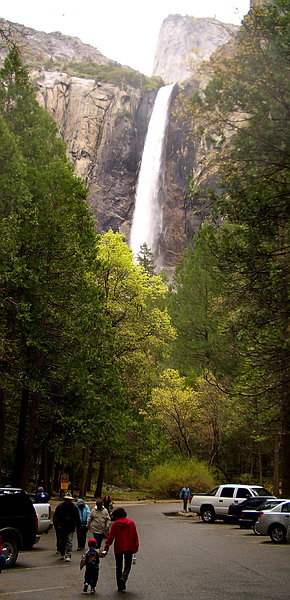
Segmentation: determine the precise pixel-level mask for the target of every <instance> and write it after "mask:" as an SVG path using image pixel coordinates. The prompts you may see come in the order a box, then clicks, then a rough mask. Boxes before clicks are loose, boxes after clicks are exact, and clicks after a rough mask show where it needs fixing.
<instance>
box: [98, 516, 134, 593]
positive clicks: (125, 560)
mask: <svg viewBox="0 0 290 600" xmlns="http://www.w3.org/2000/svg"><path fill="white" fill-rule="evenodd" d="M111 520H112V525H111V528H110V531H109V535H108V537H107V539H106V542H105V547H104V554H105V553H107V552H108V550H109V547H110V545H111V544H112V543H113V542H114V554H115V561H116V579H117V586H118V591H119V592H124V591H125V589H126V582H127V579H128V575H129V573H130V571H131V566H132V558H133V554H134V553H135V552H138V548H139V539H138V533H137V529H136V525H135V522H134V521H132V519H127V513H126V511H125V509H124V508H121V507H120V508H115V510H113V512H112V514H111Z"/></svg>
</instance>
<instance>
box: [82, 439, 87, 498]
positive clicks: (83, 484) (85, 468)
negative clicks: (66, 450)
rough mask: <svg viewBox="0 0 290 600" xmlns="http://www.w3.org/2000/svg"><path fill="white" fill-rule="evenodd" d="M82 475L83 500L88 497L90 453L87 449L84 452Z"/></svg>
mask: <svg viewBox="0 0 290 600" xmlns="http://www.w3.org/2000/svg"><path fill="white" fill-rule="evenodd" d="M82 464H83V468H82V474H81V481H80V496H81V498H83V497H84V496H85V495H86V491H87V490H86V481H87V471H88V451H87V448H83V452H82Z"/></svg>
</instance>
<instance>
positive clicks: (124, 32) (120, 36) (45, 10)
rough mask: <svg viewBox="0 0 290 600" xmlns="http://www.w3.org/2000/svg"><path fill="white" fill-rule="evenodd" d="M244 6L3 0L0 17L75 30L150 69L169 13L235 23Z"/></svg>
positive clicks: (193, 1)
mask: <svg viewBox="0 0 290 600" xmlns="http://www.w3.org/2000/svg"><path fill="white" fill-rule="evenodd" d="M3 4H4V3H3ZM249 7H250V0H232V2H231V0H153V3H152V2H150V0H147V1H146V0H145V1H142V2H141V1H140V0H86V2H82V1H81V0H49V2H41V0H7V1H6V2H5V5H2V8H1V9H0V17H2V18H3V19H7V20H8V21H12V22H14V23H20V24H22V25H26V26H27V27H32V28H33V29H37V30H38V31H45V32H46V33H50V32H52V31H60V32H61V33H64V34H66V35H72V36H76V37H78V38H80V39H81V40H82V41H83V42H85V43H87V44H91V45H92V46H94V47H95V48H98V50H100V52H102V54H104V55H105V56H107V57H108V58H110V59H112V60H116V61H118V62H120V63H121V64H123V65H128V66H129V67H132V68H133V69H137V70H138V71H141V73H145V74H146V75H151V73H152V67H153V58H154V52H155V48H156V43H157V38H158V33H159V30H160V26H161V24H162V22H163V21H164V19H166V17H167V16H168V15H169V14H180V15H191V16H193V17H198V18H202V17H215V18H216V19H218V20H219V21H222V22H224V23H235V24H239V23H240V21H241V19H242V18H243V16H244V15H245V14H246V13H247V12H248V11H249Z"/></svg>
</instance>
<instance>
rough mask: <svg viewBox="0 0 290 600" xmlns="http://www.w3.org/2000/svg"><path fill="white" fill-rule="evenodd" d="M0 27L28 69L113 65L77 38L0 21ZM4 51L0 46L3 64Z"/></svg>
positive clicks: (96, 50) (2, 45)
mask: <svg viewBox="0 0 290 600" xmlns="http://www.w3.org/2000/svg"><path fill="white" fill-rule="evenodd" d="M0 27H1V28H2V29H3V30H4V32H6V33H10V34H11V35H12V36H13V39H14V40H15V41H16V42H17V43H18V44H19V46H20V48H21V51H22V54H23V58H24V60H25V62H26V63H28V65H29V66H34V67H37V66H40V67H44V66H46V67H47V66H48V65H49V64H50V65H51V69H52V70H53V68H55V66H56V65H58V64H59V63H61V62H95V63H98V64H108V63H114V61H111V60H109V59H108V58H107V57H106V56H104V55H103V54H102V53H101V52H99V50H98V49H97V48H94V47H93V46H91V45H90V44H84V43H83V42H82V41H81V40H80V39H79V38H77V37H71V36H69V35H64V34H62V33H60V32H59V31H54V32H52V33H45V32H44V31H36V30H35V29H32V28H31V27H26V26H25V25H20V24H18V23H12V22H11V21H6V20H5V19H0ZM6 52H7V48H6V46H5V44H4V43H3V41H2V42H0V59H2V60H3V58H4V56H5V54H6Z"/></svg>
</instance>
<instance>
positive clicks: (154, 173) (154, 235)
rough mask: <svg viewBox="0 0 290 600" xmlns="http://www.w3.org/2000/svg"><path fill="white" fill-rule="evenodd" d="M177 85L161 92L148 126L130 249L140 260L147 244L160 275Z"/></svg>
mask: <svg viewBox="0 0 290 600" xmlns="http://www.w3.org/2000/svg"><path fill="white" fill-rule="evenodd" d="M174 86H175V83H172V84H170V85H166V86H164V87H162V88H160V90H159V91H158V94H157V97H156V100H155V103H154V107H153V111H152V115H151V119H150V121H149V125H148V131H147V136H146V140H145V145H144V150H143V156H142V161H141V167H140V173H139V177H138V183H137V191H136V200H135V210H134V214H133V220H132V227H131V235H130V247H131V249H132V251H133V255H134V257H135V259H136V257H137V255H138V253H139V252H140V246H141V245H142V244H144V243H146V244H147V246H148V248H149V249H150V250H151V251H152V252H153V254H154V261H155V265H156V268H157V271H160V270H161V269H162V268H163V264H162V250H161V240H162V236H163V235H164V231H163V206H164V201H165V198H164V186H163V182H164V147H165V139H166V128H167V122H168V112H169V106H170V100H171V96H172V92H173V89H174Z"/></svg>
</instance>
